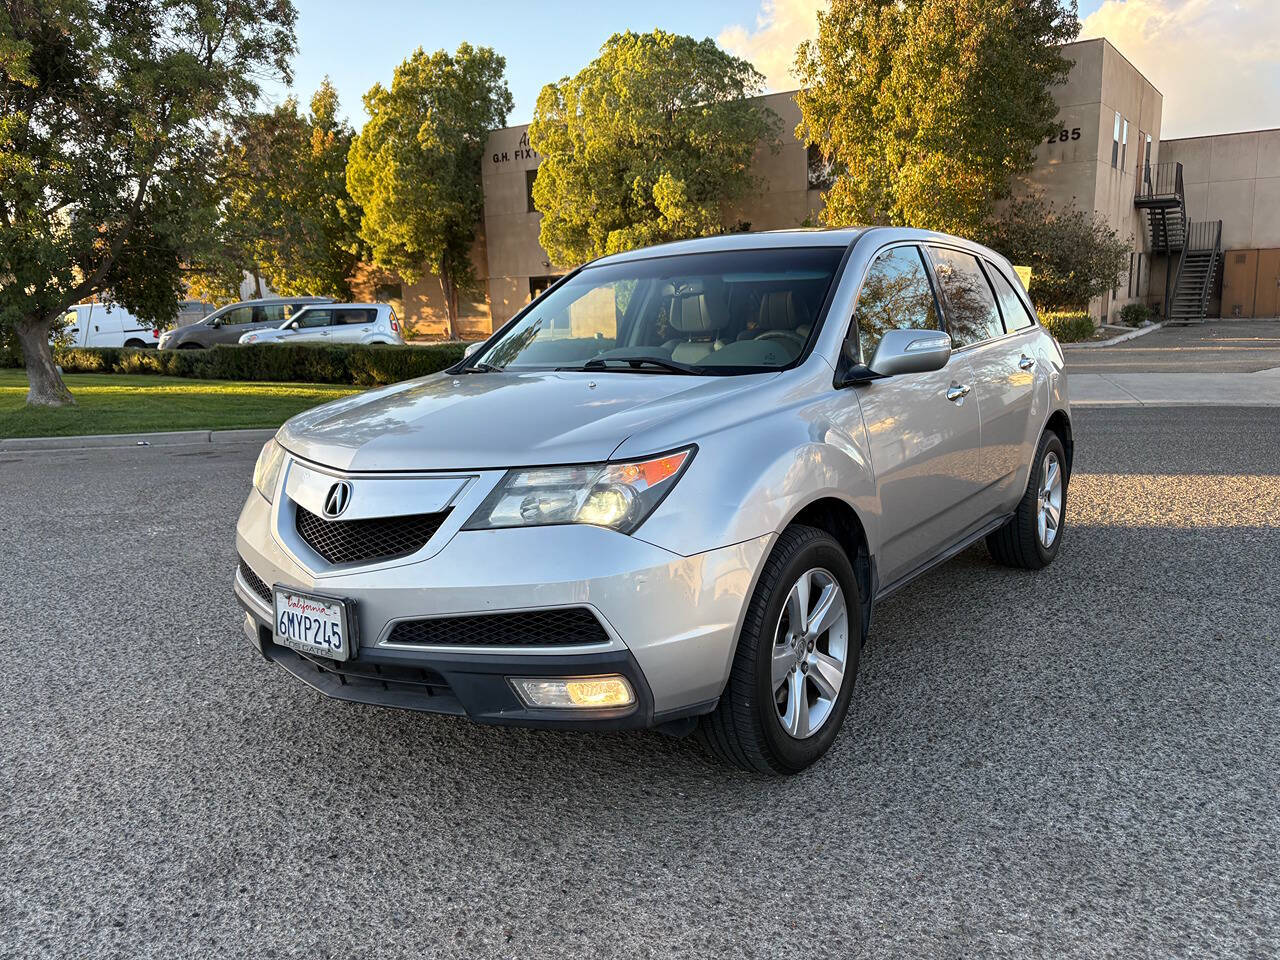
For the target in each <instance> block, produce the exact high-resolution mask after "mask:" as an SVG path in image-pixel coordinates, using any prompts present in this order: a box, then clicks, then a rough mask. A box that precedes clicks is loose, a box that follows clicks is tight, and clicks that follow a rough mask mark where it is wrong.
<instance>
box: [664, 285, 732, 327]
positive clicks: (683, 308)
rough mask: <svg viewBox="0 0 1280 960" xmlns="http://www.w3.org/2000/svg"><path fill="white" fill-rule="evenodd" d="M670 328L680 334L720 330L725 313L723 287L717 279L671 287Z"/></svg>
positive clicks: (725, 318) (723, 324)
mask: <svg viewBox="0 0 1280 960" xmlns="http://www.w3.org/2000/svg"><path fill="white" fill-rule="evenodd" d="M671 287H672V297H671V326H672V327H673V328H675V329H676V330H679V331H680V332H681V333H711V332H714V331H716V330H720V329H723V328H724V326H725V323H726V321H727V314H728V310H727V309H726V307H725V304H724V302H723V301H724V286H723V284H721V283H719V282H718V281H716V280H712V279H705V280H680V281H678V282H676V283H674V284H672V285H671Z"/></svg>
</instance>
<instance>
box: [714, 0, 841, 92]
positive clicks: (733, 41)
mask: <svg viewBox="0 0 1280 960" xmlns="http://www.w3.org/2000/svg"><path fill="white" fill-rule="evenodd" d="M826 7H827V0H762V3H761V5H760V12H759V14H757V15H756V24H755V29H748V28H747V27H744V26H742V25H740V24H735V25H733V26H730V27H725V29H724V30H722V31H721V32H720V36H719V37H717V38H716V39H717V40H718V41H719V43H720V46H722V47H724V48H725V49H726V50H728V51H729V52H730V53H732V54H734V55H735V56H739V57H742V58H744V59H746V60H749V61H751V63H752V64H754V65H755V68H756V69H757V70H759V71H760V72H761V73H762V74H764V79H765V85H766V86H767V87H768V88H769V89H770V90H773V91H778V90H794V89H795V88H796V87H797V86H799V81H798V80H796V78H795V74H794V73H792V70H793V68H794V67H795V62H796V47H798V46H800V44H801V43H802V42H803V41H805V40H810V39H812V38H814V37H816V36H817V35H818V11H819V10H825V9H826Z"/></svg>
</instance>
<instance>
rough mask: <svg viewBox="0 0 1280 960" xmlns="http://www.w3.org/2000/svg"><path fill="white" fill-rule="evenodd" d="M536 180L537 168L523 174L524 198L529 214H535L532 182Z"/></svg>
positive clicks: (536, 209) (536, 210)
mask: <svg viewBox="0 0 1280 960" xmlns="http://www.w3.org/2000/svg"><path fill="white" fill-rule="evenodd" d="M537 179H538V168H537V167H534V168H533V169H532V170H526V171H525V172H524V196H525V200H526V201H528V204H529V213H537V212H538V208H537V207H535V206H534V205H533V181H535V180H537Z"/></svg>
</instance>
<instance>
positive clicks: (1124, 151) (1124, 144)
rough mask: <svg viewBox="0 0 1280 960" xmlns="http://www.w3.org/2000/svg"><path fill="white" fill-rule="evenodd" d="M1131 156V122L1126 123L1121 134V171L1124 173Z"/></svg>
mask: <svg viewBox="0 0 1280 960" xmlns="http://www.w3.org/2000/svg"><path fill="white" fill-rule="evenodd" d="M1128 156H1129V121H1128V120H1126V121H1125V122H1124V130H1123V132H1122V133H1121V134H1120V170H1121V171H1123V170H1124V167H1125V164H1126V163H1128Z"/></svg>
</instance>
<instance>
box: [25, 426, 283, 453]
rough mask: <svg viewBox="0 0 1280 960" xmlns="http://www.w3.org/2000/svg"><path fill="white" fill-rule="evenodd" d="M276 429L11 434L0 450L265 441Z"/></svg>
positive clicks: (163, 445) (88, 448)
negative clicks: (75, 435)
mask: <svg viewBox="0 0 1280 960" xmlns="http://www.w3.org/2000/svg"><path fill="white" fill-rule="evenodd" d="M275 435H276V431H275V430H174V431H169V432H165V433H104V434H97V435H92V434H91V435H88V436H82V437H11V438H9V439H7V440H0V450H14V451H17V450H26V451H39V450H90V449H94V448H102V447H181V446H189V445H191V444H197V443H266V442H267V441H268V440H270V439H271V438H272V437H274V436H275Z"/></svg>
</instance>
